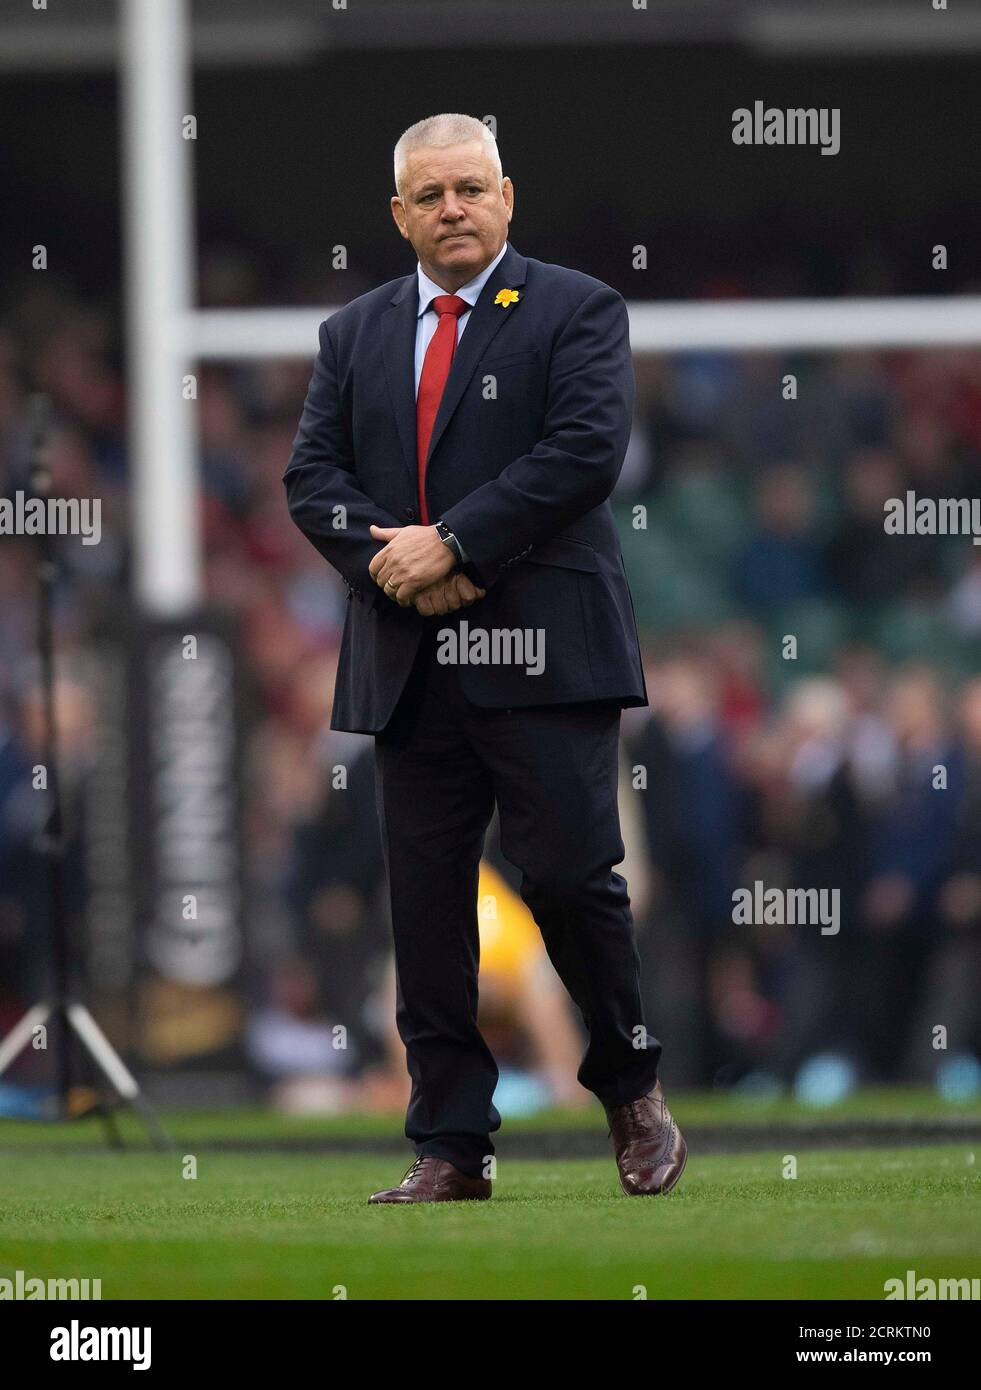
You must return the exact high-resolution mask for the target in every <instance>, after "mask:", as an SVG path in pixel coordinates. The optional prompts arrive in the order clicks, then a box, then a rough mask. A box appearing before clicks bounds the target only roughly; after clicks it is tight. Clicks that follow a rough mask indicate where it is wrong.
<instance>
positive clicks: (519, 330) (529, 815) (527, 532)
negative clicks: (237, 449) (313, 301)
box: [284, 115, 686, 1202]
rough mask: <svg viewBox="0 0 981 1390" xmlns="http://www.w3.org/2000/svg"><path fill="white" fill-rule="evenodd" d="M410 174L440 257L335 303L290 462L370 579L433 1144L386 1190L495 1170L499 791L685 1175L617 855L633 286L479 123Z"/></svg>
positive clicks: (354, 685)
mask: <svg viewBox="0 0 981 1390" xmlns="http://www.w3.org/2000/svg"><path fill="white" fill-rule="evenodd" d="M395 182H396V188H397V194H396V196H394V197H393V198H392V214H393V216H394V219H395V222H396V225H397V226H398V229H399V231H400V233H401V235H402V236H403V237H404V238H405V239H406V240H407V241H409V242H410V243H411V245H412V247H413V250H414V251H415V253H416V255H417V257H418V268H417V271H416V273H414V274H412V275H410V276H408V277H407V278H405V279H400V280H395V281H392V282H391V283H389V284H387V285H383V286H382V287H381V288H380V289H377V290H373V291H372V292H371V293H369V294H366V295H362V296H361V297H360V298H359V299H356V300H354V302H353V303H351V304H349V305H347V306H346V307H345V308H344V309H342V310H341V311H340V312H338V313H337V314H335V315H334V316H333V317H332V318H330V319H328V320H327V321H326V322H324V323H323V324H321V327H320V352H319V354H318V356H317V359H316V363H315V366H314V371H313V377H312V380H311V382H310V389H309V392H308V394H307V399H306V403H305V405H304V409H303V415H302V417H301V420H300V425H299V430H298V432H297V435H296V439H295V441H294V445H293V453H292V457H291V459H290V462H289V466H288V468H287V470H286V474H285V478H284V481H285V484H286V490H287V495H288V499H289V507H290V513H291V515H292V517H293V519H294V520H295V522H296V524H297V525H298V526H299V527H300V529H301V530H302V531H303V532H304V534H305V535H306V536H307V537H308V538H309V539H310V540H311V541H312V543H313V544H314V545H315V546H316V547H317V549H318V550H319V551H320V552H321V554H322V555H324V556H325V558H326V559H327V560H328V561H329V562H330V564H332V565H333V566H334V567H335V568H336V569H337V570H338V571H339V572H340V574H341V575H342V576H343V578H344V580H345V582H346V584H347V587H348V615H347V621H346V624H345V628H344V636H343V641H342V645H341V653H340V661H339V669H338V674H337V686H336V692H335V699H334V710H333V717H332V721H331V722H332V727H333V728H335V729H349V730H357V731H361V732H366V733H372V734H374V735H375V747H376V780H377V790H378V804H379V814H380V818H381V825H382V838H383V842H384V846H385V857H386V863H387V867H388V872H389V879H390V888H391V898H392V923H393V929H394V937H395V960H396V970H397V976H398V1005H397V1021H398V1026H399V1032H400V1034H401V1037H402V1040H403V1042H404V1043H405V1046H406V1053H407V1061H408V1068H409V1074H410V1076H411V1078H412V1093H411V1099H410V1102H409V1108H408V1113H407V1117H406V1134H407V1136H408V1137H409V1138H410V1139H411V1140H412V1141H413V1143H414V1145H415V1149H416V1153H417V1158H416V1161H415V1163H414V1164H413V1165H412V1167H411V1168H410V1169H409V1172H408V1173H407V1174H406V1176H405V1178H404V1179H403V1181H402V1183H401V1184H400V1185H399V1186H398V1187H396V1188H393V1189H391V1190H388V1191H385V1192H380V1193H375V1194H374V1196H373V1197H372V1198H371V1199H370V1200H371V1201H372V1202H417V1201H452V1200H463V1199H473V1198H478V1199H479V1198H484V1197H489V1196H490V1190H491V1184H490V1174H491V1172H492V1170H493V1164H492V1162H491V1155H492V1154H493V1145H492V1143H491V1139H490V1135H491V1133H492V1132H493V1131H494V1130H496V1129H497V1128H498V1127H499V1125H500V1116H499V1115H498V1113H497V1111H496V1110H495V1108H494V1105H493V1094H494V1088H495V1085H496V1082H497V1067H496V1066H495V1063H494V1059H493V1057H492V1056H491V1054H490V1052H489V1050H488V1048H487V1046H486V1044H485V1042H484V1040H483V1038H482V1037H481V1035H480V1032H479V1030H478V1028H477V967H478V932H477V876H478V864H479V860H480V854H481V848H482V845H483V838H484V832H485V830H486V828H487V825H488V822H489V820H490V817H491V815H492V812H493V809H494V805H495V803H496V805H497V807H498V810H499V814H500V824H501V847H502V850H503V852H504V854H505V855H506V856H507V858H508V859H509V860H510V861H511V862H512V863H513V864H515V865H516V867H517V868H518V869H519V870H520V871H521V874H522V889H521V891H522V896H523V897H524V899H525V901H526V903H527V904H528V906H529V907H530V909H531V911H532V912H533V913H534V916H535V919H536V921H537V922H538V925H539V927H540V929H541V932H542V936H543V939H544V942H545V945H546V947H547V949H548V953H549V956H550V958H551V960H552V962H553V964H554V965H555V968H556V970H557V971H558V973H559V975H560V976H561V978H562V980H563V982H564V983H565V985H566V987H567V989H568V990H569V993H570V994H571V995H572V997H573V999H574V1000H575V1002H576V1004H577V1005H578V1006H579V1008H580V1010H581V1012H582V1015H583V1018H584V1020H585V1023H586V1026H587V1029H588V1033H589V1042H588V1046H587V1048H586V1053H585V1056H584V1058H583V1061H582V1065H581V1067H580V1069H579V1073H578V1075H579V1080H580V1081H581V1082H582V1084H583V1085H584V1086H586V1087H588V1088H589V1089H590V1090H592V1091H593V1092H594V1093H595V1094H596V1095H597V1096H598V1097H599V1099H600V1100H601V1102H602V1103H603V1105H604V1106H605V1108H606V1110H607V1114H608V1116H609V1120H610V1129H611V1132H612V1135H613V1139H614V1146H615V1150H616V1155H617V1162H618V1167H619V1172H620V1182H621V1186H622V1187H623V1189H624V1190H625V1191H626V1192H628V1193H630V1194H654V1193H660V1192H666V1191H668V1190H669V1189H670V1188H671V1187H672V1186H673V1185H674V1183H675V1182H677V1180H678V1178H679V1177H680V1175H681V1172H682V1169H683V1167H684V1163H685V1157H686V1151H685V1145H684V1141H683V1139H682V1138H681V1135H680V1133H679V1132H678V1129H677V1126H676V1125H675V1123H674V1121H673V1120H672V1118H671V1115H670V1112H669V1111H668V1109H667V1106H666V1105H665V1102H664V1098H663V1095H662V1094H661V1088H660V1083H659V1082H658V1080H657V1067H658V1062H659V1059H660V1055H661V1045H660V1043H659V1042H657V1040H656V1039H655V1038H653V1037H652V1036H650V1035H649V1034H648V1033H647V1031H646V1028H645V1026H644V1020H643V1016H642V1008H641V999H640V988H639V978H638V975H639V971H638V960H637V952H636V948H635V945H634V939H633V924H632V921H631V916H630V902H629V898H628V896H627V887H626V883H625V882H624V880H623V878H622V877H621V876H620V875H619V874H616V873H614V872H613V866H614V865H615V864H618V863H619V862H620V861H621V859H622V858H623V853H624V848H623V842H622V840H621V838H620V827H619V821H618V816H617V742H618V734H619V722H620V710H621V708H623V707H624V706H628V705H644V704H646V702H647V692H646V689H645V686H644V677H643V672H642V668H641V660H640V653H639V648H638V642H637V631H636V625H635V621H634V614H633V606H632V603H631V600H630V593H629V590H628V587H627V580H626V576H625V573H624V568H623V560H622V558H621V555H620V546H619V542H618V538H617V533H616V527H615V524H614V520H613V515H612V511H611V508H610V505H609V502H608V498H609V496H610V493H611V492H612V490H613V487H614V484H615V482H616V479H617V475H618V473H619V471H620V467H621V464H622V462H623V455H624V452H625V450H626V447H627V441H628V438H629V434H630V424H631V413H632V406H633V391H634V386H633V372H632V366H631V358H630V344H629V339H628V331H627V312H626V306H625V305H624V302H623V300H622V298H621V297H620V295H618V294H617V293H615V291H613V290H611V289H610V288H609V287H608V286H606V285H604V284H602V283H600V282H599V281H598V280H594V279H591V278H590V277H589V276H587V275H581V274H579V273H578V272H576V271H572V270H566V269H563V268H562V267H560V266H555V265H548V264H545V263H543V262H541V261H535V260H529V259H526V258H525V257H523V256H521V255H519V254H518V252H517V251H516V250H515V249H514V247H513V246H511V245H510V244H509V243H508V241H507V231H508V224H509V222H510V220H511V214H512V209H513V199H514V192H513V188H512V185H511V181H510V179H507V178H503V177H502V172H501V163H500V156H499V155H498V151H497V143H496V141H495V139H494V137H493V135H492V134H491V132H490V131H489V129H488V128H487V127H486V126H485V125H483V124H482V123H481V122H480V121H477V120H475V119H474V118H472V117H469V116H460V115H443V116H433V117H430V118H428V119H427V120H425V121H420V122H419V123H418V124H417V125H415V126H411V127H410V128H409V129H408V130H407V131H406V132H405V134H404V135H403V136H402V137H401V139H400V140H399V142H398V144H397V145H396V148H395Z"/></svg>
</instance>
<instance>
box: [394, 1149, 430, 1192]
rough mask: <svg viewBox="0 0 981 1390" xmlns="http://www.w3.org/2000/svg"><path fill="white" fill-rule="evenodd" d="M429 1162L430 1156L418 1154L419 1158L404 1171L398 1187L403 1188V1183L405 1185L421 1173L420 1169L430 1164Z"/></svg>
mask: <svg viewBox="0 0 981 1390" xmlns="http://www.w3.org/2000/svg"><path fill="white" fill-rule="evenodd" d="M431 1161H432V1156H431V1155H430V1154H420V1155H419V1157H418V1158H417V1159H416V1160H415V1162H414V1163H411V1164H410V1165H409V1167H408V1168H407V1169H406V1170H405V1174H404V1176H403V1178H402V1182H401V1183H400V1184H399V1186H400V1187H402V1186H404V1184H405V1183H407V1182H408V1181H409V1180H410V1179H411V1178H414V1177H415V1175H416V1174H417V1173H419V1172H421V1171H422V1169H423V1168H424V1167H425V1166H426V1164H427V1163H430V1162H431Z"/></svg>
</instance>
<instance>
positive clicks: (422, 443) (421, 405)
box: [416, 294, 473, 526]
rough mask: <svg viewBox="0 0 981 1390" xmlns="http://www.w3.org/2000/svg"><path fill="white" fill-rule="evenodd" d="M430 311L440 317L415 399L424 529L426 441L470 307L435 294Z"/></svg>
mask: <svg viewBox="0 0 981 1390" xmlns="http://www.w3.org/2000/svg"><path fill="white" fill-rule="evenodd" d="M433 308H434V309H435V310H436V312H437V314H439V323H438V324H437V325H436V332H435V333H434V334H433V336H432V338H431V339H430V342H429V346H428V348H427V349H426V357H425V360H424V361H423V364H422V374H421V376H420V377H419V393H418V395H417V396H416V460H417V468H418V472H419V518H420V520H421V522H422V524H423V526H428V525H429V511H428V509H427V507H426V456H427V454H428V453H429V441H430V439H431V438H432V434H433V425H434V424H435V423H436V412H437V411H438V410H439V403H440V401H441V400H442V397H443V390H444V388H445V386H446V378H447V377H448V376H449V374H450V363H451V362H452V361H453V354H454V352H456V327H457V319H458V318H459V317H460V315H461V314H465V313H466V312H467V310H468V309H471V308H473V305H471V304H468V303H467V301H466V300H465V299H461V298H460V296H459V295H458V294H438V295H437V296H436V298H435V299H434V300H433Z"/></svg>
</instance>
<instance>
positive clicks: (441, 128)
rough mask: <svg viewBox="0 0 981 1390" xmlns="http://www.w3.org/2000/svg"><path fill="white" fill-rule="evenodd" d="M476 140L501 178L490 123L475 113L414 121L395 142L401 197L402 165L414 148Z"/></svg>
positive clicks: (396, 168)
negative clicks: (473, 114)
mask: <svg viewBox="0 0 981 1390" xmlns="http://www.w3.org/2000/svg"><path fill="white" fill-rule="evenodd" d="M473 140H479V141H480V143H481V144H482V145H483V147H484V153H485V154H486V155H487V156H488V157H489V159H490V161H491V163H492V164H493V165H494V168H495V169H496V170H497V177H498V178H499V179H501V178H503V177H504V170H503V168H502V167H501V156H500V152H499V151H498V148H497V141H496V140H495V138H494V132H493V131H492V130H491V128H490V126H487V125H485V124H484V122H483V121H478V120H477V117H476V116H463V115H461V114H460V113H459V112H458V111H451V112H444V113H443V114H442V115H440V116H427V117H426V119H425V120H423V121H416V123H415V125H410V126H409V128H408V130H404V131H403V132H402V134H401V135H400V136H399V138H398V141H397V142H396V145H395V188H396V191H397V192H398V194H399V196H400V197H401V194H402V180H403V178H404V176H405V165H406V161H407V160H408V157H409V155H410V154H411V153H412V151H413V150H422V149H443V148H445V147H446V146H447V145H468V144H470V143H471V141H473Z"/></svg>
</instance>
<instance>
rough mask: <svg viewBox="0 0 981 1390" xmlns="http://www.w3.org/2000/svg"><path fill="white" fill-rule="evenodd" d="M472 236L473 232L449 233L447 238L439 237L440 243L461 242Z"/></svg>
mask: <svg viewBox="0 0 981 1390" xmlns="http://www.w3.org/2000/svg"><path fill="white" fill-rule="evenodd" d="M471 236H473V232H450V233H449V234H448V235H447V236H444V237H440V241H462V240H463V238H464V237H471Z"/></svg>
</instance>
